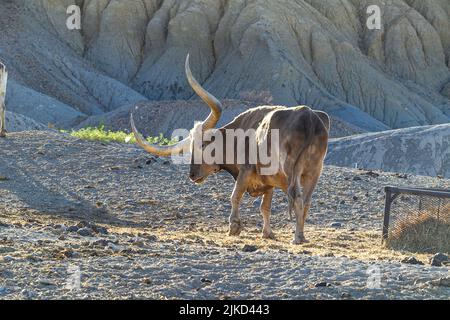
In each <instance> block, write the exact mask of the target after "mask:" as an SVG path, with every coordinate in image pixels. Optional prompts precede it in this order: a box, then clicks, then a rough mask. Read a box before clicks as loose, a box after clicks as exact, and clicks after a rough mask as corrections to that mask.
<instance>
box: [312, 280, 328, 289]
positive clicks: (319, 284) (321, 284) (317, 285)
mask: <svg viewBox="0 0 450 320" xmlns="http://www.w3.org/2000/svg"><path fill="white" fill-rule="evenodd" d="M331 286H332V285H331V283H328V282H325V281H323V282H317V283H316V284H315V285H314V287H316V288H323V287H331Z"/></svg>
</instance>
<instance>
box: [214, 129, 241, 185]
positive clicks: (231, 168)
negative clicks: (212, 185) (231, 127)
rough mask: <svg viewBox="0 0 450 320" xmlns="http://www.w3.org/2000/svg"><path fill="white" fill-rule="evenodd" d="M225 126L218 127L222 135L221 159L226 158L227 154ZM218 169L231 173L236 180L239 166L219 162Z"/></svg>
mask: <svg viewBox="0 0 450 320" xmlns="http://www.w3.org/2000/svg"><path fill="white" fill-rule="evenodd" d="M226 129H227V127H226V126H225V127H222V128H219V129H218V130H219V131H220V133H221V134H222V137H223V142H224V143H223V159H226V158H227V154H226V145H227V141H226V139H227V135H226V131H225V130H226ZM220 170H224V171H226V172H228V173H229V174H231V175H232V176H233V178H234V179H235V180H236V179H237V176H238V175H239V168H238V166H237V165H236V164H232V163H231V164H221V165H220Z"/></svg>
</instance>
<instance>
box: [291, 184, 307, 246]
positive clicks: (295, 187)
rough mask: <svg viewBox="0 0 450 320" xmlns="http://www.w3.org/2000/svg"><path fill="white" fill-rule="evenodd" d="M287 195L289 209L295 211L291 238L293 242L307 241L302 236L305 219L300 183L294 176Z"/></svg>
mask: <svg viewBox="0 0 450 320" xmlns="http://www.w3.org/2000/svg"><path fill="white" fill-rule="evenodd" d="M288 197H289V208H290V209H289V210H291V211H292V210H293V211H294V213H295V222H296V223H295V235H294V240H292V243H293V244H301V243H305V242H308V241H307V240H306V238H305V236H304V231H303V229H304V224H305V220H304V219H303V208H304V205H303V197H302V192H301V190H300V185H299V183H298V178H297V177H296V178H294V179H293V181H292V184H291V186H289V188H288Z"/></svg>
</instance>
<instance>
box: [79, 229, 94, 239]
mask: <svg viewBox="0 0 450 320" xmlns="http://www.w3.org/2000/svg"><path fill="white" fill-rule="evenodd" d="M77 233H78V234H79V235H80V236H82V237H92V236H93V233H92V229H91V228H81V229H78V231H77Z"/></svg>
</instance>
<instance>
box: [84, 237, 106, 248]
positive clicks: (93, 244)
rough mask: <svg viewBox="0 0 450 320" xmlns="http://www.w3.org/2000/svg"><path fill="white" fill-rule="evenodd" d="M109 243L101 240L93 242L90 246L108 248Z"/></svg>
mask: <svg viewBox="0 0 450 320" xmlns="http://www.w3.org/2000/svg"><path fill="white" fill-rule="evenodd" d="M108 243H109V241H107V240H105V239H99V240H95V241H91V242H90V243H89V246H93V247H102V248H105V247H107V246H108Z"/></svg>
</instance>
